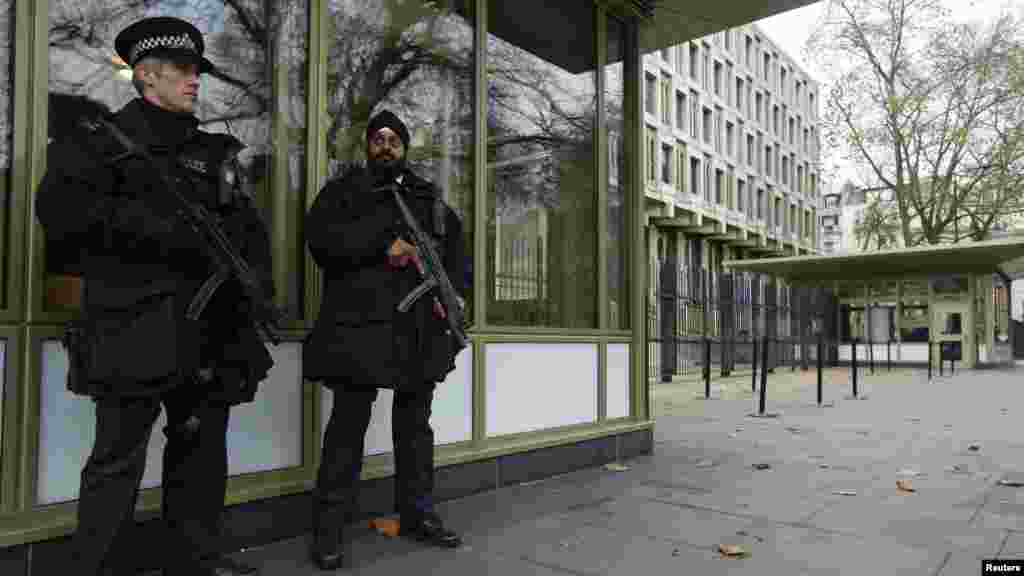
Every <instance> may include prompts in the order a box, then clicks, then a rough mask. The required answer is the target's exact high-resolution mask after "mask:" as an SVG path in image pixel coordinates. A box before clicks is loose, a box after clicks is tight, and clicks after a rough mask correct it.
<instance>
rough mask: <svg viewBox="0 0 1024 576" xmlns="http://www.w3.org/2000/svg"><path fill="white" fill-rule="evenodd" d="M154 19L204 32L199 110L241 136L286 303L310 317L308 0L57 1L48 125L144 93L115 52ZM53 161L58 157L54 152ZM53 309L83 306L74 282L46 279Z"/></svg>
mask: <svg viewBox="0 0 1024 576" xmlns="http://www.w3.org/2000/svg"><path fill="white" fill-rule="evenodd" d="M151 16H176V17H179V18H184V19H186V20H189V21H190V22H192V23H193V24H195V26H196V27H197V28H198V29H199V30H200V31H201V32H202V33H203V34H204V37H205V44H206V51H205V56H206V57H207V58H208V59H209V60H211V61H212V62H213V63H214V64H215V65H216V66H217V71H216V72H215V73H212V74H207V75H204V76H203V77H202V78H201V82H202V84H201V88H200V94H199V105H198V107H197V111H196V115H197V117H198V118H199V120H200V127H201V128H202V129H203V130H206V131H209V132H218V133H226V134H230V135H232V136H234V137H235V138H238V139H239V140H240V141H241V142H242V143H243V144H245V146H246V148H245V149H244V150H243V151H242V153H241V154H240V156H239V160H240V161H241V163H242V165H243V168H244V169H245V170H246V171H247V174H246V176H247V178H248V180H249V181H250V182H252V183H253V184H254V186H255V190H256V196H257V201H258V204H259V207H260V210H261V212H262V215H263V217H264V219H265V220H266V222H267V224H268V226H269V227H270V236H271V243H272V246H273V248H272V249H273V251H274V252H273V253H274V261H273V263H274V280H275V288H276V292H277V297H278V303H279V305H282V306H283V307H284V308H285V310H286V311H287V312H288V314H289V316H290V317H291V318H294V319H298V318H301V317H302V310H303V262H304V261H305V260H304V258H302V257H301V256H302V252H301V251H299V250H295V247H297V246H298V247H301V246H300V243H299V238H300V236H299V223H300V222H301V220H302V217H303V216H304V213H305V212H304V211H305V200H304V199H305V195H306V191H307V187H306V170H305V156H306V141H307V139H306V93H305V90H306V83H307V82H306V76H307V68H306V64H307V59H308V41H309V33H308V22H309V14H308V8H307V5H306V2H304V1H302V0H277V1H274V2H255V1H242V2H223V3H221V2H203V3H192V2H180V1H177V0H161V1H156V2H130V3H125V2H119V1H114V0H108V1H101V2H89V3H87V4H82V3H81V2H76V1H73V0H52V1H51V2H50V3H49V36H48V45H49V52H48V55H49V88H48V107H49V121H48V130H49V136H50V137H51V138H54V137H58V136H59V135H60V134H62V133H63V132H65V131H68V130H73V129H75V127H76V126H77V125H78V123H79V122H80V121H81V119H82V117H83V116H88V115H90V114H95V113H97V112H104V111H116V110H118V109H119V108H121V107H122V106H124V105H125V104H126V103H128V102H129V101H131V100H133V99H135V98H136V97H138V93H137V92H136V91H135V88H134V87H133V86H132V82H131V78H132V75H131V70H130V69H129V68H128V67H127V65H126V64H125V63H124V62H122V61H121V59H120V58H118V57H117V56H116V55H114V54H113V50H112V49H111V47H112V46H113V43H114V38H115V37H116V35H117V33H118V32H119V31H120V30H122V29H123V28H124V27H125V26H127V25H128V24H130V23H132V22H134V21H136V20H139V19H141V18H146V17H151ZM48 161H49V162H59V161H60V159H58V158H50V159H48ZM44 284H45V295H44V296H43V308H44V309H45V310H62V309H75V308H78V307H79V304H80V302H79V281H78V280H77V279H76V278H72V277H67V276H59V275H47V276H46V278H45V281H44Z"/></svg>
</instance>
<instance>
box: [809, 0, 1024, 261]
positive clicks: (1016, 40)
mask: <svg viewBox="0 0 1024 576" xmlns="http://www.w3.org/2000/svg"><path fill="white" fill-rule="evenodd" d="M807 48H808V51H809V53H811V54H815V55H816V57H817V58H818V59H819V60H820V62H821V63H822V66H823V67H825V68H826V69H830V70H832V71H833V72H835V75H834V77H835V80H834V82H833V83H832V86H831V90H830V91H829V93H828V96H827V113H826V115H825V129H826V131H827V135H828V142H829V144H830V145H832V146H834V147H836V148H838V149H840V150H842V151H843V152H844V153H845V157H846V158H847V159H848V160H851V161H853V162H854V163H855V164H857V165H859V166H860V167H863V168H865V172H866V173H867V174H868V175H869V179H868V180H867V181H866V182H863V184H864V185H866V186H870V187H884V188H887V189H889V190H891V191H892V195H893V196H892V203H891V205H882V204H879V205H876V206H875V207H874V208H872V209H871V213H872V215H873V216H872V218H871V219H869V220H870V222H873V223H874V224H877V225H881V226H883V228H885V229H882V228H880V229H878V230H874V231H870V232H868V231H865V233H866V236H865V238H867V237H872V236H874V237H884V236H885V233H886V229H887V227H889V226H890V224H891V223H892V221H893V220H894V219H895V221H896V222H897V223H898V226H899V235H900V237H901V238H902V240H903V243H904V245H906V246H914V245H918V244H938V243H946V242H959V241H961V240H964V239H975V240H978V239H984V238H987V237H988V236H989V234H990V232H991V231H992V230H993V229H994V228H995V227H998V226H1000V225H1001V224H1002V223H1003V222H1005V220H1006V219H1008V218H1010V217H1012V216H1013V215H1015V214H1018V213H1020V212H1021V211H1022V210H1024V203H1022V200H1024V198H1022V196H1024V188H1022V186H1021V184H1022V178H1024V170H1022V168H1024V163H1022V160H1024V140H1022V128H1024V125H1022V122H1024V115H1022V114H1021V112H1022V110H1021V106H1022V104H1024V90H1022V88H1024V83H1022V82H1021V78H1022V76H1021V73H1022V68H1021V62H1022V60H1021V56H1022V54H1024V52H1022V43H1021V30H1020V25H1019V22H1018V20H1017V19H1016V18H1015V17H1013V16H1012V15H1009V14H1004V15H1002V16H1000V17H999V18H997V19H996V20H995V21H993V22H990V23H988V24H986V25H981V24H976V23H971V24H961V23H954V22H952V21H950V18H949V16H948V13H947V12H946V11H945V10H944V9H943V8H942V6H941V3H940V2H939V0H830V1H829V3H828V5H827V8H826V16H825V18H824V20H823V23H822V25H821V27H820V29H819V30H818V31H817V32H816V33H815V34H814V35H813V36H812V38H811V39H810V40H809V41H808V46H807ZM840 67H841V68H840ZM890 212H892V214H890Z"/></svg>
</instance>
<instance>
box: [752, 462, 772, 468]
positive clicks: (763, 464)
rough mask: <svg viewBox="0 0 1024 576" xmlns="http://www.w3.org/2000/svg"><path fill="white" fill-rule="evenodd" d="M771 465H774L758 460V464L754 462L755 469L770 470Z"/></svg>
mask: <svg viewBox="0 0 1024 576" xmlns="http://www.w3.org/2000/svg"><path fill="white" fill-rule="evenodd" d="M771 467H772V465H771V464H766V463H764V462H758V463H757V464H754V469H755V470H770V469H771Z"/></svg>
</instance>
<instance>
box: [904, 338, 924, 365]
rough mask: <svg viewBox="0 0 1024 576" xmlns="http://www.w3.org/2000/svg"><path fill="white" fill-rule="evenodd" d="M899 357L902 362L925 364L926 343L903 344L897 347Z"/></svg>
mask: <svg viewBox="0 0 1024 576" xmlns="http://www.w3.org/2000/svg"><path fill="white" fill-rule="evenodd" d="M899 348H900V354H899V357H900V359H901V360H902V361H904V362H927V361H928V343H927V342H904V343H901V344H900V345H899Z"/></svg>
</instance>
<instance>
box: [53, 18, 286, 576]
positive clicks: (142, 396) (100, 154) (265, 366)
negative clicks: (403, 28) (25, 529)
mask: <svg viewBox="0 0 1024 576" xmlns="http://www.w3.org/2000/svg"><path fill="white" fill-rule="evenodd" d="M115 48H116V50H117V53H118V55H119V56H120V57H121V59H123V60H124V61H125V62H126V63H128V64H129V65H130V66H131V67H132V72H133V79H132V82H133V84H134V86H135V88H136V89H137V90H138V92H139V95H140V97H139V98H137V99H135V100H133V101H132V102H129V103H128V104H127V105H125V106H124V107H123V108H122V109H121V110H119V111H118V112H116V113H115V114H114V115H113V116H111V117H110V118H109V121H110V122H111V123H112V124H113V125H114V126H116V127H117V128H119V129H120V130H121V132H122V133H123V134H125V135H127V136H128V137H129V138H130V139H131V140H132V141H134V143H135V144H136V145H137V147H138V148H142V149H145V150H148V151H149V153H150V154H151V156H152V158H153V159H155V161H156V163H158V164H160V165H161V166H160V167H159V169H157V168H158V167H155V166H153V165H151V164H150V163H149V162H148V161H147V160H146V159H144V158H143V157H142V156H141V155H140V154H138V153H137V152H133V151H131V150H126V146H124V145H123V144H122V142H121V141H119V140H117V139H116V138H114V137H113V135H112V134H113V132H112V131H110V130H108V129H107V128H106V127H105V126H104V125H103V124H102V123H100V122H95V121H94V122H89V121H88V119H84V120H86V121H85V122H83V124H82V125H83V128H82V130H80V131H78V132H76V133H75V134H73V135H67V136H64V137H62V138H60V139H58V140H57V141H55V142H54V143H53V144H51V148H50V150H49V159H50V160H49V169H48V172H47V174H46V176H45V177H44V179H43V182H42V184H41V186H40V189H39V191H38V193H37V197H36V213H37V215H38V217H39V221H40V223H41V224H42V226H43V229H44V231H45V233H46V237H47V243H48V246H50V245H52V246H63V249H62V250H59V251H58V250H54V252H55V253H58V252H59V253H60V254H70V253H74V254H77V255H78V258H77V261H76V262H72V263H64V264H63V266H64V267H65V268H73V269H76V270H77V272H78V273H79V274H80V275H81V276H82V277H83V286H84V288H83V290H84V291H83V295H82V301H83V316H82V318H81V320H80V321H81V324H80V326H81V330H82V332H81V335H80V337H79V338H77V339H75V340H70V343H69V345H68V348H69V359H70V362H69V364H70V366H71V368H70V371H69V378H68V386H69V388H70V389H71V390H72V391H73V392H75V393H78V394H83V395H87V396H90V397H92V398H93V400H94V402H95V409H96V411H95V414H96V433H95V441H94V444H93V449H92V453H91V454H90V455H89V458H88V460H87V461H86V464H85V467H84V468H83V470H82V476H81V486H80V491H79V501H78V529H77V532H76V534H75V542H74V546H75V555H76V557H77V562H76V563H75V569H76V573H78V574H85V575H88V576H93V575H98V574H104V575H105V574H127V573H132V569H133V566H132V565H131V564H130V563H129V562H128V559H135V558H138V557H139V556H141V554H139V551H138V550H130V549H126V548H127V546H126V545H125V544H124V540H123V539H122V538H121V537H122V536H123V535H124V533H125V532H126V530H125V529H126V528H127V527H129V526H131V525H132V523H133V512H134V508H135V502H136V499H137V497H138V492H139V483H140V481H141V480H142V476H143V469H144V467H145V463H146V448H147V445H148V443H149V438H150V435H151V433H152V430H153V425H154V423H155V422H156V420H157V416H158V415H159V413H160V408H161V404H162V405H163V408H164V409H165V410H166V411H167V426H166V427H165V428H164V429H163V434H164V435H165V436H166V438H167V444H166V448H165V449H164V453H163V477H162V495H163V500H162V502H161V506H162V512H163V518H164V521H165V523H166V534H167V535H166V538H165V539H164V540H161V541H160V542H159V545H158V547H159V550H160V554H158V557H159V558H161V559H162V560H163V574H164V575H165V576H186V575H187V576H195V575H206V576H210V575H215V574H216V575H222V576H223V575H232V574H251V573H254V572H255V570H254V569H252V568H248V567H246V566H242V565H239V564H236V563H234V562H232V561H231V560H230V559H228V558H225V557H221V556H220V554H219V542H218V539H219V533H220V529H221V513H222V511H223V506H224V496H225V490H226V481H227V447H226V433H227V427H228V412H229V408H230V406H232V405H236V404H240V403H244V402H249V401H251V400H252V399H253V397H254V395H255V393H256V388H257V385H258V383H259V382H260V381H262V380H263V379H265V377H266V375H267V373H268V371H269V370H270V367H271V366H272V364H273V362H272V360H271V358H270V354H269V353H268V351H267V349H266V346H265V345H264V343H263V342H262V340H261V339H260V338H259V335H258V334H257V332H256V330H255V329H254V328H253V327H252V324H251V322H250V319H251V317H252V316H251V314H252V307H251V306H250V305H249V303H248V301H247V300H246V299H245V298H244V297H243V293H242V289H241V285H240V284H239V283H238V282H237V281H236V280H234V279H232V280H230V281H229V282H228V283H226V284H224V285H223V286H221V288H220V289H218V290H217V291H216V292H215V293H214V296H213V298H212V300H211V301H210V302H209V304H208V306H207V307H206V308H205V309H204V311H203V313H202V315H201V316H200V317H199V318H198V320H192V319H189V318H186V316H185V312H186V308H187V306H188V305H189V303H190V301H191V300H192V298H193V297H194V296H195V295H196V293H197V290H198V288H199V287H200V285H202V283H203V282H204V280H206V279H207V278H208V277H209V276H210V275H211V273H212V272H214V270H213V265H212V262H211V257H210V256H209V254H210V252H209V251H208V247H207V245H206V244H205V243H204V241H203V239H202V236H201V235H199V234H198V233H197V232H196V231H195V230H194V229H193V228H192V227H191V226H190V225H189V224H188V223H187V222H186V221H185V220H184V219H183V218H182V217H181V212H180V206H179V205H178V204H176V203H175V200H174V198H173V196H172V195H171V194H172V192H171V191H170V190H168V188H167V185H166V184H167V183H168V181H170V182H171V183H172V184H171V185H173V186H175V187H176V188H177V190H178V192H179V193H181V194H182V195H183V196H184V197H185V198H186V199H187V200H188V201H190V202H192V203H197V204H199V205H202V206H204V207H205V208H206V209H208V210H209V211H211V212H212V213H214V214H216V215H217V217H218V218H219V219H220V220H221V225H222V227H223V228H224V229H225V231H226V233H227V235H228V236H229V237H230V238H231V240H232V242H233V244H234V245H235V246H237V247H238V248H239V251H240V252H241V253H242V256H243V257H244V258H245V259H246V261H247V262H248V263H249V264H250V266H251V267H252V269H253V270H254V271H256V272H257V274H258V275H259V277H260V280H261V283H262V285H263V289H264V290H265V291H266V293H267V294H270V293H271V290H272V284H271V282H270V270H271V267H270V266H271V263H270V247H269V242H268V234H267V229H266V226H265V225H264V223H263V221H262V220H261V218H260V217H259V215H258V213H257V211H256V209H255V206H254V204H253V199H252V195H251V192H249V191H248V190H247V189H246V187H245V185H244V180H243V179H242V178H241V172H240V165H239V163H238V161H237V154H238V152H239V151H240V150H241V149H242V148H243V145H242V144H241V143H240V142H239V141H238V140H236V139H235V138H233V137H231V136H226V135H220V134H210V133H206V132H202V131H200V130H198V129H197V126H198V121H197V119H196V117H195V116H194V111H195V106H196V97H197V95H198V93H199V76H200V74H203V73H205V72H209V71H211V70H212V69H213V65H212V64H211V63H210V62H209V60H207V59H206V58H204V57H203V38H202V36H201V35H200V33H199V31H198V30H197V29H196V28H195V27H194V26H192V25H191V24H189V23H188V22H185V21H183V20H179V19H177V18H168V17H160V18H149V19H145V20H142V21H139V22H136V23H135V24H133V25H131V26H129V27H128V28H126V29H125V30H123V31H122V32H121V33H120V34H119V35H118V36H117V39H116V41H115ZM161 173H163V174H165V175H166V176H167V178H166V179H164V178H161V177H159V176H158V175H159V174H161ZM68 247H72V248H73V249H68ZM153 552H156V550H154V551H153Z"/></svg>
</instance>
